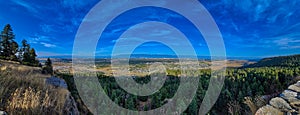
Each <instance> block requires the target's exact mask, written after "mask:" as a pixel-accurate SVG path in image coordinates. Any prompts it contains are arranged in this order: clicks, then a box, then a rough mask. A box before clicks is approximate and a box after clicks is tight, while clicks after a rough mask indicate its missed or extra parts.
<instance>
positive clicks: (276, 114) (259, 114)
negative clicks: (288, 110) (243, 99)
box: [255, 105, 283, 115]
mask: <svg viewBox="0 0 300 115" xmlns="http://www.w3.org/2000/svg"><path fill="white" fill-rule="evenodd" d="M255 115H283V112H281V111H279V110H278V109H275V108H274V107H272V106H271V105H266V106H263V107H261V108H259V109H258V110H257V111H256V113H255Z"/></svg>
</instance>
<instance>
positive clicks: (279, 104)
mask: <svg viewBox="0 0 300 115" xmlns="http://www.w3.org/2000/svg"><path fill="white" fill-rule="evenodd" d="M270 105H272V106H273V107H274V108H276V109H279V110H282V111H286V112H288V111H294V110H293V109H292V107H291V106H290V105H289V103H287V102H286V101H285V100H284V99H282V98H280V97H276V98H273V99H271V101H270Z"/></svg>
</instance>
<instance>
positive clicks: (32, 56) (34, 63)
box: [29, 48, 39, 66]
mask: <svg viewBox="0 0 300 115" xmlns="http://www.w3.org/2000/svg"><path fill="white" fill-rule="evenodd" d="M36 56H37V55H36V53H35V50H34V48H31V49H30V51H29V57H30V64H31V65H32V66H38V65H39V61H38V60H37V59H36Z"/></svg>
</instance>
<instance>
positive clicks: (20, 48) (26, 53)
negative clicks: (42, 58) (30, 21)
mask: <svg viewBox="0 0 300 115" xmlns="http://www.w3.org/2000/svg"><path fill="white" fill-rule="evenodd" d="M0 59H4V60H10V61H17V62H20V63H21V64H23V65H28V66H34V67H42V64H41V63H40V62H39V60H38V59H37V54H36V51H35V49H34V48H32V47H31V46H30V44H28V43H27V41H26V40H25V39H23V40H22V42H21V45H19V44H18V43H17V42H16V41H15V34H14V33H13V29H12V27H11V25H10V24H7V25H5V27H4V28H3V30H2V31H1V35H0ZM43 73H53V69H52V62H51V60H50V58H48V59H47V61H46V62H45V66H44V67H43Z"/></svg>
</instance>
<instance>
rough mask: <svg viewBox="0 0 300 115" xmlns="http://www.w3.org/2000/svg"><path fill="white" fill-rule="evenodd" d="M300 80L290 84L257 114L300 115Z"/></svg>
mask: <svg viewBox="0 0 300 115" xmlns="http://www.w3.org/2000/svg"><path fill="white" fill-rule="evenodd" d="M299 111H300V81H298V82H297V83H296V84H293V85H290V86H289V87H288V89H287V90H284V91H283V92H282V93H281V94H280V95H279V96H278V97H275V98H272V99H271V100H270V101H269V104H267V105H265V106H263V107H261V108H259V109H258V110H257V111H256V115H283V114H286V115H299V114H300V113H299Z"/></svg>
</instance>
